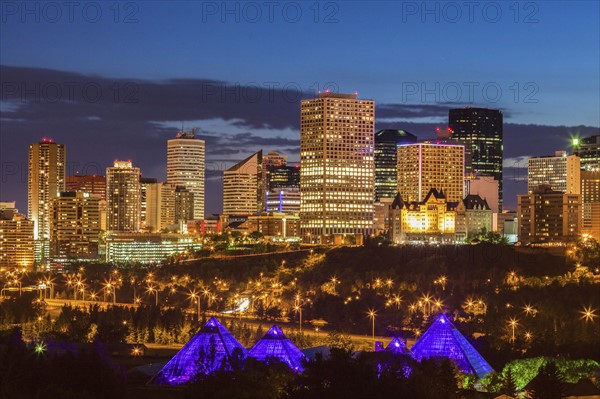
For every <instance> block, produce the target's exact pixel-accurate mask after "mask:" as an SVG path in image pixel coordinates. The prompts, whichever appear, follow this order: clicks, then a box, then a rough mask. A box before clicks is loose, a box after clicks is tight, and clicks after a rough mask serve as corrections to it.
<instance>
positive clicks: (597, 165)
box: [573, 135, 600, 170]
mask: <svg viewBox="0 0 600 399" xmlns="http://www.w3.org/2000/svg"><path fill="white" fill-rule="evenodd" d="M573 154H575V155H577V156H579V158H580V159H581V169H585V170H600V135H596V136H590V137H584V138H575V139H573Z"/></svg>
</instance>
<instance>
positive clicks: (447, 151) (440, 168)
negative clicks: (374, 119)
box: [397, 143, 465, 202]
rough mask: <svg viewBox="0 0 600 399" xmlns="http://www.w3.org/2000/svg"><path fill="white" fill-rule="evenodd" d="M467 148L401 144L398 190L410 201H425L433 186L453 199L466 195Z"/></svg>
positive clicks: (451, 200) (449, 145)
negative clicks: (464, 193)
mask: <svg viewBox="0 0 600 399" xmlns="http://www.w3.org/2000/svg"><path fill="white" fill-rule="evenodd" d="M464 165H465V149H464V146H462V145H460V144H437V143H415V144H401V145H399V146H398V189H397V191H398V192H399V193H400V195H401V196H402V198H404V199H405V200H407V201H423V199H424V198H425V196H426V195H427V193H429V191H430V190H431V189H432V188H435V189H436V190H438V191H440V192H441V193H443V194H444V195H445V198H446V199H447V200H448V201H450V202H453V201H460V200H461V199H462V198H463V192H464V179H465V171H464V169H465V166H464Z"/></svg>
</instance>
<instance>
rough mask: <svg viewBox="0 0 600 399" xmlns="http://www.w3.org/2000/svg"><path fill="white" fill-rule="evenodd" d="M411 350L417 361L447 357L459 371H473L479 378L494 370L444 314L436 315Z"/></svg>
mask: <svg viewBox="0 0 600 399" xmlns="http://www.w3.org/2000/svg"><path fill="white" fill-rule="evenodd" d="M411 351H412V353H413V356H414V358H415V359H417V360H419V361H420V360H421V359H427V358H430V357H447V358H449V359H450V360H452V361H453V362H454V363H455V364H456V366H457V367H458V369H459V370H460V371H461V372H463V373H471V374H473V373H474V374H476V375H477V376H478V377H479V378H481V377H483V376H484V375H486V374H488V373H490V372H492V371H494V370H493V369H492V367H491V366H490V365H489V364H488V362H486V361H485V359H484V358H483V357H482V356H481V355H480V354H479V353H478V352H477V351H476V350H475V348H473V346H472V345H471V344H470V343H469V341H467V339H466V338H465V337H464V336H463V335H462V334H461V333H460V331H458V330H457V329H456V327H454V325H453V324H452V323H451V322H450V320H448V318H447V317H446V316H444V315H439V316H438V318H437V319H436V320H435V321H434V322H433V324H432V325H431V327H429V329H428V330H427V331H426V332H425V334H423V336H422V337H421V338H419V340H418V341H417V342H416V343H415V344H414V345H413V347H412V348H411Z"/></svg>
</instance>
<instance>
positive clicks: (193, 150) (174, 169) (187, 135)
mask: <svg viewBox="0 0 600 399" xmlns="http://www.w3.org/2000/svg"><path fill="white" fill-rule="evenodd" d="M204 171H205V143H204V140H201V139H199V138H196V134H195V132H194V131H192V132H184V131H181V132H179V133H177V135H176V136H175V138H174V139H170V140H169V141H168V143H167V182H168V183H171V184H175V185H177V186H185V187H186V188H187V189H188V190H190V191H191V192H192V193H193V194H194V219H196V220H202V219H204Z"/></svg>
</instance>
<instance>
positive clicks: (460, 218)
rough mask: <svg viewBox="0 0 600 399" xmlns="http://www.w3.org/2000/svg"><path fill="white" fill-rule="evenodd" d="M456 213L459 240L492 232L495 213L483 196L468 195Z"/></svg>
mask: <svg viewBox="0 0 600 399" xmlns="http://www.w3.org/2000/svg"><path fill="white" fill-rule="evenodd" d="M456 212H457V216H456V221H457V223H456V224H457V227H456V232H457V240H460V239H464V238H466V237H468V236H476V235H477V234H479V233H480V232H481V231H482V230H485V231H492V227H493V214H494V212H493V210H492V209H491V208H490V206H489V205H488V203H487V201H486V200H485V199H484V198H481V196H479V195H477V194H469V195H467V196H466V197H465V198H464V199H463V200H462V201H461V202H460V203H459V204H458V206H457V207H456ZM459 234H460V235H459ZM463 237H464V238H463Z"/></svg>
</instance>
